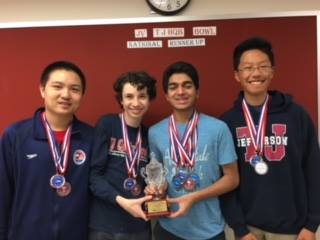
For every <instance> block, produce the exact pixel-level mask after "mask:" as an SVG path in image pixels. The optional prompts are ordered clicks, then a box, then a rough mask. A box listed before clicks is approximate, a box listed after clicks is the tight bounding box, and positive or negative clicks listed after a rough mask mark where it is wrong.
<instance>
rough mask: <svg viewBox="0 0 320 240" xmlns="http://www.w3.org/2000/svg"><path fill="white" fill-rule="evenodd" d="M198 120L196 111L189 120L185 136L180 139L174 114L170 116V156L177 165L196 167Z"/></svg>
mask: <svg viewBox="0 0 320 240" xmlns="http://www.w3.org/2000/svg"><path fill="white" fill-rule="evenodd" d="M198 121H199V114H198V113H197V112H196V111H195V112H194V113H193V115H192V118H191V119H190V120H189V121H188V124H187V127H186V130H185V133H184V136H183V138H182V139H181V140H180V134H179V131H178V129H177V127H176V123H175V120H174V116H173V115H171V116H170V118H169V136H170V156H171V159H172V161H173V162H174V164H175V165H176V166H177V167H188V168H189V169H193V167H194V164H195V153H196V147H197V143H198V131H197V126H198Z"/></svg>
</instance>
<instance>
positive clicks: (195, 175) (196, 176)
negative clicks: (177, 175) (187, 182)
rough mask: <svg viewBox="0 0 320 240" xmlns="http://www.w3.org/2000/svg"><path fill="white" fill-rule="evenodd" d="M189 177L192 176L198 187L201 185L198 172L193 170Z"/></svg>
mask: <svg viewBox="0 0 320 240" xmlns="http://www.w3.org/2000/svg"><path fill="white" fill-rule="evenodd" d="M189 178H191V179H192V181H194V182H195V184H196V187H199V186H200V177H199V175H198V174H196V173H195V172H192V173H190V174H189Z"/></svg>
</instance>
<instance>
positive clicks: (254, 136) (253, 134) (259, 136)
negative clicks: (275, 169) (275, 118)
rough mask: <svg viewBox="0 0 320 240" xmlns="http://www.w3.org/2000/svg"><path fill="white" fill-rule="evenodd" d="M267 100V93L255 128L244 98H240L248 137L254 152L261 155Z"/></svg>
mask: <svg viewBox="0 0 320 240" xmlns="http://www.w3.org/2000/svg"><path fill="white" fill-rule="evenodd" d="M268 101H269V95H267V97H266V99H265V101H264V103H263V106H262V109H261V113H260V117H259V123H258V128H257V129H256V127H255V124H254V121H253V119H252V116H251V113H250V110H249V107H248V105H247V103H246V101H245V99H244V98H243V100H242V111H243V114H244V118H245V121H246V124H247V127H248V129H249V133H250V138H251V141H252V144H253V147H254V149H255V152H256V154H258V155H260V156H263V146H264V138H265V132H266V123H267V112H268V107H267V106H268Z"/></svg>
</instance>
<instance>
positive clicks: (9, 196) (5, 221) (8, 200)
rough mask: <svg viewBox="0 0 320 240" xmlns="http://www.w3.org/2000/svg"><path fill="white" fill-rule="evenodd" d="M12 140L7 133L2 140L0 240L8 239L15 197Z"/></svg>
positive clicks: (0, 145)
mask: <svg viewBox="0 0 320 240" xmlns="http://www.w3.org/2000/svg"><path fill="white" fill-rule="evenodd" d="M12 138H13V137H11V138H10V136H9V134H8V133H7V132H5V133H4V135H3V138H2V139H1V140H0V213H1V214H0V240H7V239H8V226H9V219H10V213H11V207H12V206H11V205H12V202H13V196H14V185H13V184H14V181H13V170H12V163H13V162H14V154H13V144H12V142H13V141H12Z"/></svg>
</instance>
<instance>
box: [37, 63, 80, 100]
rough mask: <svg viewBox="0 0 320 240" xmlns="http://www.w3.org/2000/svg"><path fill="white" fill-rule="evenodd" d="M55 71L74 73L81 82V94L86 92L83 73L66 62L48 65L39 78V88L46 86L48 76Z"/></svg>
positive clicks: (75, 66) (72, 64)
mask: <svg viewBox="0 0 320 240" xmlns="http://www.w3.org/2000/svg"><path fill="white" fill-rule="evenodd" d="M56 70H66V71H72V72H74V73H76V74H77V75H78V76H79V78H80V80H81V84H82V93H83V94H84V92H85V90H86V77H85V76H84V74H83V72H82V71H81V69H80V68H79V67H78V66H77V65H75V64H74V63H72V62H67V61H56V62H53V63H51V64H49V65H48V66H47V67H46V68H45V69H44V70H43V72H42V74H41V78H40V84H41V86H43V87H45V86H46V84H47V82H48V80H49V77H50V74H51V73H52V72H53V71H56Z"/></svg>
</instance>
